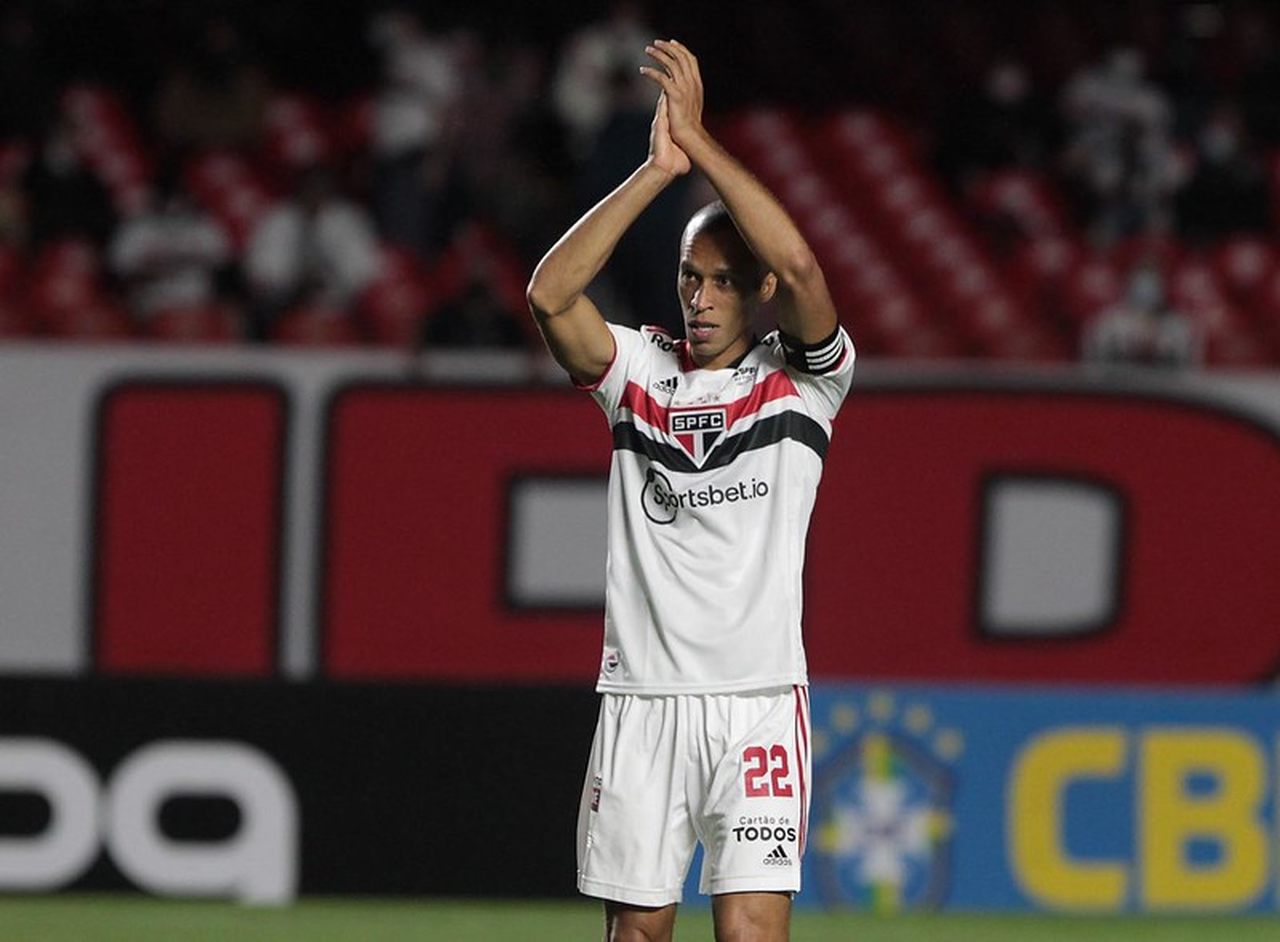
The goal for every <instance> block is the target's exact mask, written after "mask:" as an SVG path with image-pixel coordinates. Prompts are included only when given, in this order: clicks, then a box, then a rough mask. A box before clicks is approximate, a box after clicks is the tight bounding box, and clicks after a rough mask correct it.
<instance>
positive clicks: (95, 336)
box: [42, 296, 134, 342]
mask: <svg viewBox="0 0 1280 942" xmlns="http://www.w3.org/2000/svg"><path fill="white" fill-rule="evenodd" d="M42 323H43V326H44V329H45V330H46V331H47V332H48V333H49V334H51V335H52V336H55V337H63V338H67V339H72V340H76V341H82V342H99V341H115V340H128V339H130V338H132V337H133V335H134V331H133V325H132V323H131V322H130V320H129V315H128V313H127V312H126V311H125V310H124V308H122V307H121V306H120V305H119V304H116V303H115V302H113V301H111V300H109V299H106V298H103V297H101V296H93V297H90V298H88V299H87V300H86V301H85V302H84V303H80V304H73V305H69V306H67V307H63V308H58V309H55V310H50V311H46V312H44V317H43V318H42Z"/></svg>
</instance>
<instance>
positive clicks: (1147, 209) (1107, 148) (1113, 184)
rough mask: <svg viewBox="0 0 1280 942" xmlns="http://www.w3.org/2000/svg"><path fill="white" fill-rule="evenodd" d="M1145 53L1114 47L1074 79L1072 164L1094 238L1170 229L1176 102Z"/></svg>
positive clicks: (1068, 107) (1067, 99)
mask: <svg viewBox="0 0 1280 942" xmlns="http://www.w3.org/2000/svg"><path fill="white" fill-rule="evenodd" d="M1145 72H1146V66H1145V63H1144V60H1143V57H1142V53H1140V52H1138V51H1137V50H1136V49H1127V48H1125V49H1114V50H1112V51H1111V53H1110V54H1109V55H1108V56H1107V57H1106V59H1105V60H1104V61H1103V62H1102V63H1100V64H1097V65H1093V66H1089V67H1086V68H1084V69H1082V70H1081V71H1079V72H1077V73H1076V75H1074V76H1073V77H1072V78H1071V79H1070V80H1069V81H1068V83H1067V86H1066V89H1065V91H1064V94H1063V110H1064V112H1065V114H1066V118H1067V122H1068V125H1069V129H1068V141H1067V150H1066V155H1065V161H1064V162H1065V169H1066V172H1067V175H1068V177H1069V178H1070V179H1071V180H1072V181H1073V182H1074V183H1075V185H1076V195H1077V198H1078V201H1079V202H1080V203H1081V205H1082V211H1083V216H1084V218H1085V220H1086V223H1087V225H1088V227H1089V230H1090V235H1091V236H1092V238H1093V240H1094V242H1095V243H1096V244H1098V245H1099V246H1109V245H1112V244H1114V243H1115V242H1116V241H1118V240H1120V239H1123V238H1126V237H1128V236H1133V235H1139V234H1146V233H1163V232H1167V231H1168V230H1169V228H1170V224H1171V207H1170V197H1171V195H1172V192H1173V189H1174V187H1175V184H1176V177H1175V174H1174V160H1173V146H1172V140H1171V137H1170V121H1171V108H1170V104H1169V101H1168V99H1167V98H1166V96H1165V95H1164V94H1163V93H1162V92H1161V91H1160V90H1159V89H1158V88H1157V87H1156V86H1155V85H1153V84H1152V83H1151V82H1149V81H1147V79H1146V75H1145Z"/></svg>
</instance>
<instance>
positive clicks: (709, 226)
mask: <svg viewBox="0 0 1280 942" xmlns="http://www.w3.org/2000/svg"><path fill="white" fill-rule="evenodd" d="M703 232H707V233H711V234H716V235H718V234H720V233H730V234H732V235H733V237H734V238H736V239H737V240H738V242H740V243H741V244H742V249H743V254H744V255H745V256H746V257H747V258H749V259H751V260H752V262H753V263H754V264H753V266H752V269H751V271H750V272H748V273H747V274H749V275H750V276H751V281H752V284H753V285H754V286H756V287H759V286H760V284H761V283H763V281H764V276H765V275H766V274H768V269H767V268H765V266H764V264H763V263H762V262H761V261H760V259H758V258H756V255H755V253H754V252H752V251H751V246H749V245H747V240H746V239H744V238H743V237H742V232H741V231H740V230H739V229H738V224H737V223H736V222H734V221H733V215H732V214H731V213H730V212H729V207H727V206H725V205H724V200H713V201H712V202H710V203H708V204H707V205H706V206H703V207H702V208H701V209H699V210H698V211H697V212H695V213H694V214H693V215H692V216H690V217H689V221H688V223H686V224H685V227H684V240H683V241H685V242H688V241H690V240H692V239H693V238H694V237H695V236H697V235H700V234H701V233H703Z"/></svg>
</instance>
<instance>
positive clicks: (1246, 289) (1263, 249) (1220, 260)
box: [1212, 236, 1277, 306]
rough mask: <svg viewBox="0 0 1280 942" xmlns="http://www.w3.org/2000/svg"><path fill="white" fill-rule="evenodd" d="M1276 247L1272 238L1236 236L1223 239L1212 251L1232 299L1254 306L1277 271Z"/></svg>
mask: <svg viewBox="0 0 1280 942" xmlns="http://www.w3.org/2000/svg"><path fill="white" fill-rule="evenodd" d="M1276 261H1277V258H1276V250H1275V247H1274V246H1273V245H1272V243H1271V242H1270V240H1267V239H1263V238H1259V237H1256V236H1237V237H1235V238H1231V239H1228V240H1226V241H1225V242H1223V243H1222V244H1221V245H1220V246H1218V248H1217V249H1216V250H1215V251H1214V253H1213V258H1212V264H1213V267H1214V269H1215V270H1216V271H1217V273H1218V278H1219V280H1220V282H1221V284H1222V285H1223V287H1224V288H1225V289H1226V292H1227V294H1228V295H1229V296H1230V297H1231V299H1232V300H1233V301H1235V302H1237V303H1239V304H1244V305H1248V306H1252V305H1253V303H1254V301H1255V300H1256V299H1257V297H1258V295H1259V293H1260V292H1261V291H1262V290H1263V289H1264V286H1265V285H1266V283H1267V279H1268V278H1269V277H1270V276H1271V275H1272V273H1273V272H1275V271H1276Z"/></svg>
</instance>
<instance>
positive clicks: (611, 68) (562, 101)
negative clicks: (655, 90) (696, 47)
mask: <svg viewBox="0 0 1280 942" xmlns="http://www.w3.org/2000/svg"><path fill="white" fill-rule="evenodd" d="M654 35H655V33H654V30H653V29H652V28H651V27H650V26H649V25H648V23H647V21H646V18H645V15H644V10H643V7H642V6H641V4H640V3H638V2H636V0H616V2H615V3H614V4H613V5H612V7H611V8H610V12H609V16H608V18H607V19H605V20H603V21H601V22H597V23H591V24H589V25H587V26H584V27H583V28H582V29H580V30H579V31H578V32H576V33H575V34H574V35H573V36H571V37H569V40H568V42H567V44H566V45H565V48H564V52H563V53H562V54H561V57H560V61H559V63H558V64H557V67H556V74H555V77H554V79H553V80H552V89H551V92H552V98H553V101H554V102H555V106H556V113H557V114H558V115H559V117H560V120H561V121H563V122H564V124H565V126H566V127H567V128H568V129H569V135H570V144H571V147H572V150H573V152H574V153H575V154H576V155H577V156H578V157H583V156H585V155H586V154H588V153H589V152H590V150H591V147H592V144H593V143H594V141H595V137H596V134H597V133H598V132H599V131H600V129H601V128H602V127H603V126H604V125H605V123H606V122H607V121H608V120H609V116H610V114H611V113H612V111H613V109H614V106H615V104H616V99H617V86H618V83H619V76H625V77H626V78H627V79H632V78H634V77H635V76H636V75H638V74H639V68H640V66H642V65H647V64H648V63H647V60H646V59H645V57H644V55H643V50H644V47H645V44H646V43H648V42H649V41H650V40H651V39H652V38H653V36H654ZM649 97H650V101H649V105H650V107H652V104H653V101H655V100H656V99H657V95H656V94H650V96H649Z"/></svg>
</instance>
